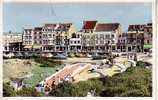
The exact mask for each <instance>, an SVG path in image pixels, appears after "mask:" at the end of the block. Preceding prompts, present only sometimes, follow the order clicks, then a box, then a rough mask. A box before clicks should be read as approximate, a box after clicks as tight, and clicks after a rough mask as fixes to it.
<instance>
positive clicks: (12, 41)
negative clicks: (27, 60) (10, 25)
mask: <svg viewBox="0 0 158 100" xmlns="http://www.w3.org/2000/svg"><path fill="white" fill-rule="evenodd" d="M2 38H3V51H4V52H16V51H21V50H22V35H21V34H15V33H11V32H10V33H6V34H3V37H2Z"/></svg>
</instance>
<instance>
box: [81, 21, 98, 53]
mask: <svg viewBox="0 0 158 100" xmlns="http://www.w3.org/2000/svg"><path fill="white" fill-rule="evenodd" d="M96 24H97V21H84V22H83V27H82V29H81V30H80V32H82V39H81V41H82V43H81V44H82V52H84V53H92V52H94V47H95V34H94V29H95V27H96Z"/></svg>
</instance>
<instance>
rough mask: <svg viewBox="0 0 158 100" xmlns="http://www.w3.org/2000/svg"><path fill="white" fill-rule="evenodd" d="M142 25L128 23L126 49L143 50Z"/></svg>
mask: <svg viewBox="0 0 158 100" xmlns="http://www.w3.org/2000/svg"><path fill="white" fill-rule="evenodd" d="M144 27H145V24H143V25H129V27H128V32H127V34H128V37H127V40H128V41H127V43H128V47H127V49H128V51H129V52H131V51H135V52H143V46H144Z"/></svg>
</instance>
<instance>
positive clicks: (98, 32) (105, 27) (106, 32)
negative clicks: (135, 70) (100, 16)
mask: <svg viewBox="0 0 158 100" xmlns="http://www.w3.org/2000/svg"><path fill="white" fill-rule="evenodd" d="M94 34H95V49H96V51H97V52H100V53H108V52H110V51H111V52H112V51H116V50H117V42H118V37H119V35H121V34H122V31H121V25H120V24H119V23H97V25H96V27H95V30H94Z"/></svg>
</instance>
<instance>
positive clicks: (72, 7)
mask: <svg viewBox="0 0 158 100" xmlns="http://www.w3.org/2000/svg"><path fill="white" fill-rule="evenodd" d="M85 20H98V22H101V23H120V24H121V25H122V29H123V31H124V32H125V31H126V30H127V28H128V25H129V24H146V23H149V22H152V4H151V3H95V4H94V3H13V2H12V3H11V2H10V3H9V2H8V3H4V4H3V31H4V32H8V31H12V32H22V30H23V28H33V27H38V26H42V25H44V24H45V23H58V22H61V23H62V22H71V23H73V24H74V25H75V27H76V29H77V30H80V28H81V27H82V25H83V21H85Z"/></svg>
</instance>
